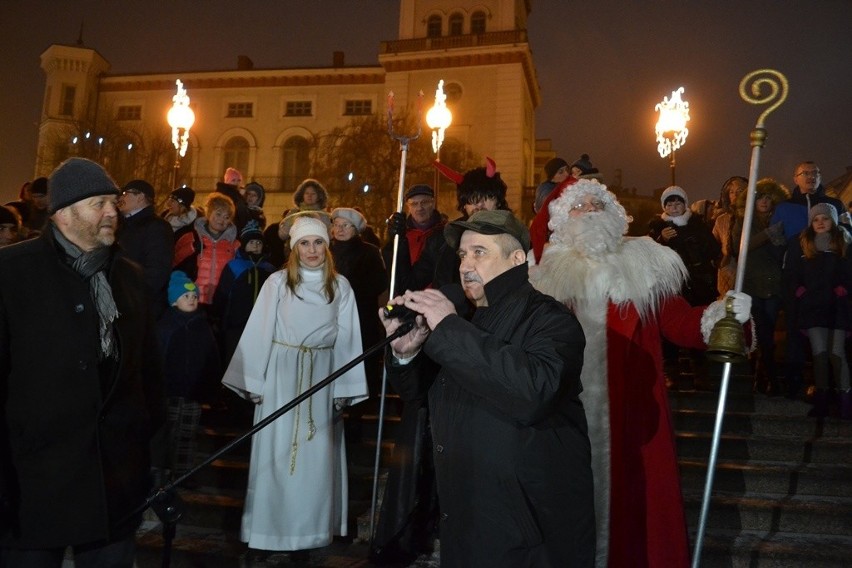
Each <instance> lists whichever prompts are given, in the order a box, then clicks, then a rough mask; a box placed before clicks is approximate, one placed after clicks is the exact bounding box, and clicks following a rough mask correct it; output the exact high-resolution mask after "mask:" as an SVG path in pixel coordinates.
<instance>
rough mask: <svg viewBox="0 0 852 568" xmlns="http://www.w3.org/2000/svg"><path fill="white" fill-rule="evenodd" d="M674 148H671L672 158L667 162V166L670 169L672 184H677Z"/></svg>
mask: <svg viewBox="0 0 852 568" xmlns="http://www.w3.org/2000/svg"><path fill="white" fill-rule="evenodd" d="M675 152H676V151H675V150H672V160H671V162H669V168H671V170H672V185H677V183H676V182H675Z"/></svg>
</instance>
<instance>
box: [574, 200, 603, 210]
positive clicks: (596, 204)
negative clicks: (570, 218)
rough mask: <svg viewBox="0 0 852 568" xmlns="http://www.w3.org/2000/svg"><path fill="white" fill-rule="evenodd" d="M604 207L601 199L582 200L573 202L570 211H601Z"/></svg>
mask: <svg viewBox="0 0 852 568" xmlns="http://www.w3.org/2000/svg"><path fill="white" fill-rule="evenodd" d="M605 207H606V204H605V203H604V202H603V201H601V200H599V199H593V200H592V201H584V202H581V203H577V204H575V205H574V206H573V207H571V211H603V210H604V208H605Z"/></svg>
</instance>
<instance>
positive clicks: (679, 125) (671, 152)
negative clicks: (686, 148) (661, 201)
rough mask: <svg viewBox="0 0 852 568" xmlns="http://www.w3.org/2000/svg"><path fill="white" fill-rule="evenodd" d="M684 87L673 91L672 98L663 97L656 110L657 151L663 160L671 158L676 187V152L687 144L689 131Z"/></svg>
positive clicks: (673, 181)
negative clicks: (683, 96) (682, 97)
mask: <svg viewBox="0 0 852 568" xmlns="http://www.w3.org/2000/svg"><path fill="white" fill-rule="evenodd" d="M682 94H683V87H680V88H679V89H678V90H676V91H672V98H671V99H669V98H668V97H663V101H662V102H659V103H657V106H656V107H654V110H656V111H657V112H659V113H660V118H659V119H658V120H657V127H656V133H657V151H658V152H659V153H660V157H661V158H665V157H666V156H671V160H670V162H669V167H670V168H671V171H672V185H675V152H676V151H677V150H678V148H680V147H681V146H683V145H684V144H685V143H686V137H687V136H688V135H689V129H688V128H687V127H686V123H687V122H689V103H688V102H686V101H684V100H682V99H681V97H680V96H681V95H682Z"/></svg>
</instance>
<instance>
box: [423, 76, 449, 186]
mask: <svg viewBox="0 0 852 568" xmlns="http://www.w3.org/2000/svg"><path fill="white" fill-rule="evenodd" d="M452 122H453V114H452V113H451V112H450V109H448V108H447V95H445V94H444V80H443V79H441V80H440V81H438V88H437V89H436V90H435V106H433V107H432V108H430V109H429V111H428V112H427V113H426V125H427V126H429V128H431V129H432V151H433V152H435V161H436V162H440V161H441V145H442V144H443V143H444V131H445V130H446V129H447V128H449V127H450V124H451V123H452ZM440 183H441V177H440V172H438V170H437V169H436V170H435V188H434V189H435V202H436V203H437V201H438V184H440Z"/></svg>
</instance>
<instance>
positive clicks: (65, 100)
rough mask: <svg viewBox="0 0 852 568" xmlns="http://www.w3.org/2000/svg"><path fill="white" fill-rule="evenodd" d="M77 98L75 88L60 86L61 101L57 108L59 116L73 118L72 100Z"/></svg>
mask: <svg viewBox="0 0 852 568" xmlns="http://www.w3.org/2000/svg"><path fill="white" fill-rule="evenodd" d="M76 96H77V87H75V86H74V85H63V86H62V101H61V102H60V106H59V114H61V115H63V116H74V98H75V97H76Z"/></svg>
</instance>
